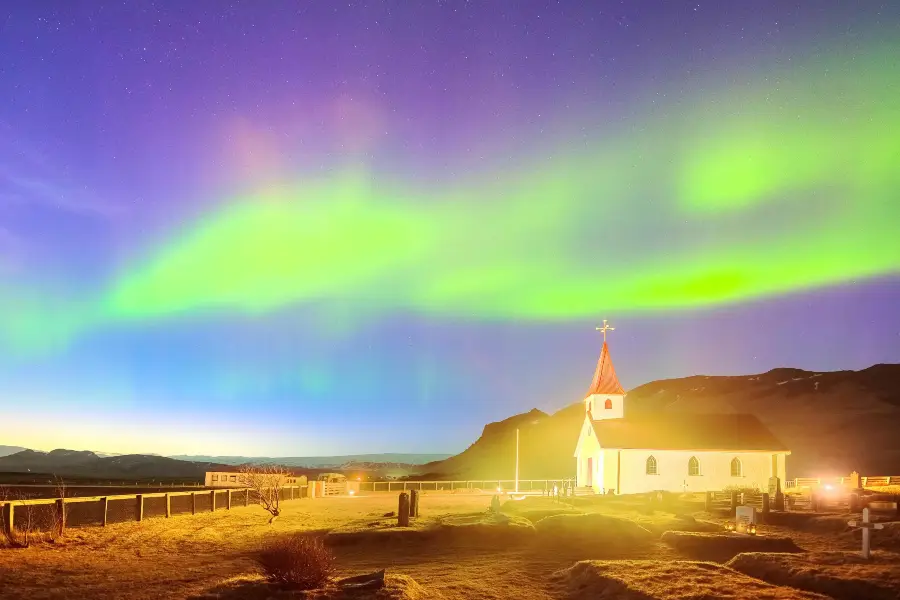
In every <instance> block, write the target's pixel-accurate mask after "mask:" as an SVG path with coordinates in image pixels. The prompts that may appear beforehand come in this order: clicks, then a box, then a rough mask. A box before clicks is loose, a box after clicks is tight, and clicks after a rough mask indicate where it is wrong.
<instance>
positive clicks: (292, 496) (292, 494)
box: [291, 486, 294, 500]
mask: <svg viewBox="0 0 900 600" xmlns="http://www.w3.org/2000/svg"><path fill="white" fill-rule="evenodd" d="M293 499H294V486H291V500H293Z"/></svg>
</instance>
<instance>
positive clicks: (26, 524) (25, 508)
mask: <svg viewBox="0 0 900 600" xmlns="http://www.w3.org/2000/svg"><path fill="white" fill-rule="evenodd" d="M27 499H28V497H27V496H26V495H25V494H23V493H22V492H13V491H11V490H10V489H9V488H6V487H3V488H0V504H9V505H11V506H12V508H13V513H14V515H15V516H14V517H13V519H14V520H15V521H18V525H19V526H18V527H16V523H6V522H5V520H6V511H5V510H2V511H0V532H2V534H3V536H4V537H5V538H6V541H7V542H8V543H9V545H10V546H12V547H14V548H27V547H28V546H30V545H31V542H32V538H33V537H34V535H35V533H36V532H37V519H36V514H35V507H34V505H32V504H28V503H26V502H25V501H26V500H27ZM16 517H18V518H16Z"/></svg>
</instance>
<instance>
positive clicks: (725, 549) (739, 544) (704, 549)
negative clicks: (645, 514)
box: [662, 531, 802, 561]
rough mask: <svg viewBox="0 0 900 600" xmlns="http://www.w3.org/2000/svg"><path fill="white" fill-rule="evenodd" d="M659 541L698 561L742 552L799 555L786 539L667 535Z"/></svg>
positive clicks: (769, 536) (723, 534)
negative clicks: (794, 553)
mask: <svg viewBox="0 0 900 600" xmlns="http://www.w3.org/2000/svg"><path fill="white" fill-rule="evenodd" d="M662 541H663V543H665V544H668V545H669V546H671V547H672V548H675V549H676V550H678V551H679V552H680V553H682V554H684V555H685V556H690V557H691V558H696V559H697V560H715V561H724V560H729V559H731V558H733V557H735V556H737V555H738V554H740V553H741V552H802V550H801V549H800V548H798V547H797V545H796V544H794V541H793V540H792V539H791V538H788V537H781V536H774V535H744V534H741V533H696V532H687V531H667V532H665V533H664V534H663V535H662Z"/></svg>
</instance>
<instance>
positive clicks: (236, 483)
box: [203, 471, 306, 488]
mask: <svg viewBox="0 0 900 600" xmlns="http://www.w3.org/2000/svg"><path fill="white" fill-rule="evenodd" d="M203 485H204V486H205V487H208V488H210V487H211V488H238V487H247V486H245V485H243V484H242V483H241V474H240V473H239V472H237V471H207V472H206V477H205V478H204V482H203ZM282 485H283V486H290V485H300V486H302V485H306V475H288V476H287V477H285V478H284V482H283V483H282Z"/></svg>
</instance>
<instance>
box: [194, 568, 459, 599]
mask: <svg viewBox="0 0 900 600" xmlns="http://www.w3.org/2000/svg"><path fill="white" fill-rule="evenodd" d="M441 597H442V596H441V595H440V594H439V593H437V592H435V591H433V590H428V589H426V588H424V587H423V586H421V585H419V583H418V582H417V581H416V580H415V579H413V578H412V577H409V576H408V575H386V576H385V578H384V585H383V587H379V588H377V589H369V588H353V587H347V586H344V585H342V583H341V582H335V583H333V584H330V585H327V586H325V587H324V588H321V589H317V590H311V591H306V592H301V591H294V590H287V589H279V588H277V587H273V586H272V585H271V584H269V583H268V582H267V581H266V580H265V578H264V577H262V576H261V575H252V574H251V575H240V576H238V577H232V578H229V579H228V580H227V581H225V582H223V583H221V584H220V585H218V586H216V587H214V588H213V589H211V590H208V591H207V592H204V593H203V594H201V595H199V596H193V597H192V598H191V599H190V600H276V599H277V600H281V599H285V600H286V599H288V598H298V599H299V598H302V599H304V600H426V599H427V600H439V599H440V598H441Z"/></svg>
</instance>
